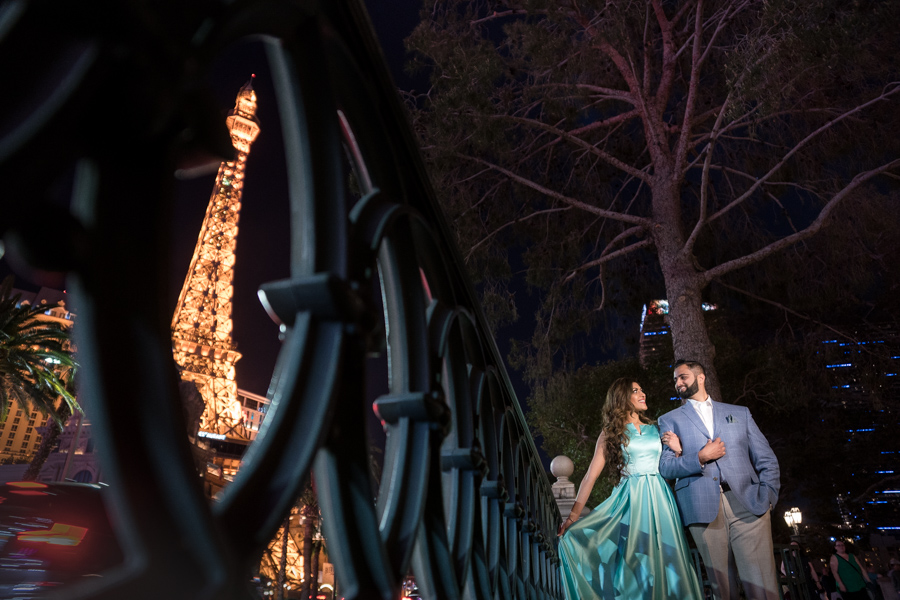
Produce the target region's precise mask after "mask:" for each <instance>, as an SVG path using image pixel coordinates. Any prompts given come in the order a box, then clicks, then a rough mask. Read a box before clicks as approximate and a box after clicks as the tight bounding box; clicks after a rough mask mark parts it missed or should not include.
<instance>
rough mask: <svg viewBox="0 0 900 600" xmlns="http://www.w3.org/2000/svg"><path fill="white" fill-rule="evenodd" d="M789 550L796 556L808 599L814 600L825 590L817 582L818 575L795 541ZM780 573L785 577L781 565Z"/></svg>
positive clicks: (784, 571) (783, 568) (783, 567)
mask: <svg viewBox="0 0 900 600" xmlns="http://www.w3.org/2000/svg"><path fill="white" fill-rule="evenodd" d="M791 550H793V551H794V552H795V553H796V555H797V561H798V562H799V564H800V569H801V570H802V573H803V579H804V585H805V586H806V590H807V592H808V594H809V597H810V598H812V600H815V599H816V598H818V597H819V594H820V593H823V592H824V591H825V589H824V588H823V587H822V582H821V581H819V574H818V573H816V570H815V569H814V568H813V565H812V563H810V562H809V560H808V559H807V558H806V554H805V553H804V551H803V548H802V547H801V546H800V543H799V542H797V541H796V540H795V541H793V542H791ZM781 572H782V573H783V574H785V575H787V572H786V569H785V565H784V563H782V565H781ZM791 575H794V576H797V575H799V574H798V573H791Z"/></svg>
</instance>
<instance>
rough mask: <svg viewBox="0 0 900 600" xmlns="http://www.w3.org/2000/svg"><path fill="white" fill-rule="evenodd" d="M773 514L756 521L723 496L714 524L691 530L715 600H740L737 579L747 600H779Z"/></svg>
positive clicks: (730, 497) (731, 494)
mask: <svg viewBox="0 0 900 600" xmlns="http://www.w3.org/2000/svg"><path fill="white" fill-rule="evenodd" d="M771 512H772V511H771V510H767V511H766V514H764V515H762V516H761V517H757V516H756V515H754V514H752V513H751V512H749V511H747V509H745V508H744V507H743V505H742V504H741V502H740V500H738V499H737V497H735V495H734V492H724V493H723V494H721V495H720V499H719V514H718V515H716V519H715V521H713V522H712V523H709V524H708V525H707V524H704V523H695V524H693V525H689V526H688V529H690V531H691V535H692V536H693V538H694V542H696V544H697V549H698V550H699V551H700V557H701V558H702V559H703V564H704V565H705V566H706V574H707V576H708V577H709V579H710V582H711V583H712V589H713V596H714V597H715V598H716V600H739V598H740V595H741V594H740V588H739V586H738V579H740V582H741V584H742V585H743V588H744V595H745V596H746V598H747V600H779V597H780V596H779V594H778V577H777V576H776V574H775V551H774V549H773V547H772V522H771Z"/></svg>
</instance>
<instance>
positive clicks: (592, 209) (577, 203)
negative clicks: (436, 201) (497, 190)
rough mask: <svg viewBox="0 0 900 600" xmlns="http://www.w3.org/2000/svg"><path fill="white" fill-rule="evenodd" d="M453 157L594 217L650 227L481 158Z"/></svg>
mask: <svg viewBox="0 0 900 600" xmlns="http://www.w3.org/2000/svg"><path fill="white" fill-rule="evenodd" d="M453 155H454V156H456V157H457V158H461V159H463V160H470V161H472V162H476V163H478V164H480V165H484V166H486V167H489V168H491V169H492V170H494V171H497V172H498V173H502V174H503V175H506V176H507V177H509V178H510V179H512V180H513V181H515V182H517V183H520V184H522V185H524V186H525V187H528V188H531V189H533V190H535V191H536V192H539V193H541V194H544V195H545V196H547V197H549V198H553V199H555V200H559V201H560V202H563V203H565V204H568V205H569V206H572V207H574V208H579V209H581V210H583V211H585V212H588V213H590V214H592V215H597V216H600V217H606V218H609V219H613V220H614V221H622V222H624V223H631V224H632V225H640V226H641V227H650V220H649V219H645V218H643V217H636V216H634V215H626V214H623V213H619V212H615V211H612V210H604V209H602V208H597V207H596V206H592V205H590V204H587V203H586V202H582V201H581V200H576V199H575V198H569V197H568V196H564V195H563V194H560V193H559V192H555V191H553V190H551V189H548V188H546V187H544V186H542V185H540V184H537V183H535V182H533V181H531V180H530V179H526V178H524V177H522V176H520V175H517V174H515V173H513V172H512V171H510V170H508V169H504V168H503V167H501V166H499V165H495V164H493V163H490V162H488V161H486V160H483V159H481V158H477V157H474V156H468V155H465V154H462V153H459V152H454V153H453Z"/></svg>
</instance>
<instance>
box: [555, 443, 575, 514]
mask: <svg viewBox="0 0 900 600" xmlns="http://www.w3.org/2000/svg"><path fill="white" fill-rule="evenodd" d="M550 472H551V473H552V474H553V476H554V477H556V482H554V484H553V486H552V487H553V497H554V498H555V499H556V505H557V506H558V507H559V514H560V517H562V518H563V519H564V518H566V517H567V516H569V513H570V512H572V507H573V506H574V505H575V484H574V483H572V482H571V481H569V477H570V476H571V475H572V473H574V472H575V463H573V462H572V459H571V458H569V457H568V456H562V455H560V456H557V457H556V458H554V459H553V460H552V461H551V462H550Z"/></svg>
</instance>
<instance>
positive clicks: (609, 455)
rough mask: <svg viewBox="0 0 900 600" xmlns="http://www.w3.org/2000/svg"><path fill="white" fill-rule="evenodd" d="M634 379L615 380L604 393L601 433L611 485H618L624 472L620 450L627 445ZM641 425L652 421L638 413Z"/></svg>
mask: <svg viewBox="0 0 900 600" xmlns="http://www.w3.org/2000/svg"><path fill="white" fill-rule="evenodd" d="M635 381H637V380H636V379H629V378H627V377H621V378H619V379H616V380H615V381H614V382H613V383H612V385H611V386H609V391H608V392H606V402H605V403H604V404H603V432H604V433H605V434H606V464H608V465H609V466H610V467H611V470H610V473H611V475H610V476H611V477H612V481H613V485H619V482H620V481H622V475H623V474H624V472H625V454H624V453H623V452H622V449H623V448H624V447H625V446H627V445H628V433H627V431H626V429H627V428H626V425H627V424H628V421H629V419H630V418H631V413H632V412H634V407H633V406H632V405H631V400H630V397H631V389H632V386H633V385H634V383H635ZM638 418H639V419H640V421H641V423H645V424H647V425H650V424H651V423H653V420H652V419H650V418H649V417H647V416H646V415H644V414H643V413H638Z"/></svg>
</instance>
